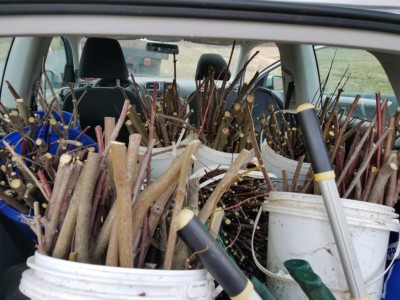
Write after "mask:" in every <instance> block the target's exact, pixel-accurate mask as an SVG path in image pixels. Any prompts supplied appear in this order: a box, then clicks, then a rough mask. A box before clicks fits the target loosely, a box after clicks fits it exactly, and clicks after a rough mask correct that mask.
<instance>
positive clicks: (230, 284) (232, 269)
mask: <svg viewBox="0 0 400 300" xmlns="http://www.w3.org/2000/svg"><path fill="white" fill-rule="evenodd" d="M178 228H179V230H178V235H179V236H180V238H181V239H182V240H183V241H184V242H185V244H186V245H187V246H188V247H189V249H190V250H191V251H192V252H193V253H196V254H197V256H198V258H199V259H200V261H201V262H202V264H203V265H204V267H205V268H206V269H207V270H208V272H210V274H211V275H212V276H213V277H214V279H215V280H216V281H217V282H218V284H220V285H221V286H222V288H223V289H224V291H225V292H226V293H227V294H228V296H229V297H231V299H243V300H244V299H256V298H252V297H251V295H252V294H254V293H255V292H254V288H253V284H252V283H251V281H250V280H249V279H248V278H247V277H246V276H245V275H244V274H243V272H242V270H240V269H239V267H238V266H237V265H235V264H234V262H233V261H232V259H231V258H230V257H229V256H228V254H227V253H226V252H225V251H224V250H223V249H222V248H221V246H220V245H219V244H218V243H217V241H216V240H215V239H214V237H213V236H212V235H211V234H210V233H209V232H208V231H207V230H206V229H205V228H204V225H203V224H202V223H201V222H200V220H199V219H198V218H197V217H196V216H195V215H194V213H193V212H192V211H191V210H189V209H183V210H182V212H181V214H180V217H179V221H178ZM259 299H260V298H259Z"/></svg>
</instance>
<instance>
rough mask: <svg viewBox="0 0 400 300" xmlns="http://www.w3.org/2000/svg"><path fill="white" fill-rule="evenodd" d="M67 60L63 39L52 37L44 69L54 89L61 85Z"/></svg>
mask: <svg viewBox="0 0 400 300" xmlns="http://www.w3.org/2000/svg"><path fill="white" fill-rule="evenodd" d="M66 62H67V56H66V49H65V45H64V40H63V39H62V38H61V37H54V38H53V39H52V41H51V44H50V47H49V51H48V52H47V57H46V63H45V70H46V74H47V76H48V77H49V80H50V82H51V84H52V86H53V88H54V89H59V88H61V87H62V86H63V80H62V78H63V73H64V68H65V64H66Z"/></svg>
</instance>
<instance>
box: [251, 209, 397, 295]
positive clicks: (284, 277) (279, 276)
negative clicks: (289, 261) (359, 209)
mask: <svg viewBox="0 0 400 300" xmlns="http://www.w3.org/2000/svg"><path fill="white" fill-rule="evenodd" d="M262 212H263V206H261V207H260V209H259V210H258V213H257V217H256V219H255V221H254V227H253V232H252V235H251V255H252V256H253V260H254V263H255V264H256V266H257V267H258V268H259V269H260V271H261V272H263V273H264V274H265V275H267V276H269V277H271V278H274V279H277V280H280V281H286V282H292V283H296V281H295V280H294V279H293V278H292V276H290V275H289V274H287V273H284V272H283V271H282V270H279V271H278V272H277V273H273V272H271V271H270V270H268V269H267V268H264V267H263V266H262V265H261V264H260V262H259V261H258V259H257V257H256V254H255V252H254V235H255V233H256V228H257V225H258V222H259V221H260V217H261V213H262ZM399 234H400V227H399ZM399 254H400V247H399V246H397V248H396V252H395V254H394V257H393V259H392V261H391V262H390V264H389V266H388V267H387V268H386V270H385V271H384V272H383V273H382V274H380V275H378V276H377V277H376V278H374V279H372V280H370V281H369V282H367V283H366V286H369V285H371V284H373V283H375V282H376V281H377V280H379V279H380V278H382V277H383V276H385V274H386V273H387V272H388V271H389V270H390V268H391V267H392V265H393V263H394V261H395V260H396V259H397V258H398V257H399ZM326 286H327V287H328V288H329V289H330V290H331V291H332V292H334V293H349V290H346V289H338V288H336V287H331V286H329V285H327V284H326Z"/></svg>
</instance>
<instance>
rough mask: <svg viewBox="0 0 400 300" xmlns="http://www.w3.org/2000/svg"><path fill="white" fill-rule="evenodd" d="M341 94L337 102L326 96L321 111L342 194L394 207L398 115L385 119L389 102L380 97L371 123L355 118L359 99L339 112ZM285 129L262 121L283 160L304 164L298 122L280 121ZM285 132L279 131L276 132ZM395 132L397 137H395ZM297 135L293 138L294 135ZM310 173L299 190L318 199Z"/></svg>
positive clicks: (398, 183)
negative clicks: (315, 195)
mask: <svg viewBox="0 0 400 300" xmlns="http://www.w3.org/2000/svg"><path fill="white" fill-rule="evenodd" d="M341 91H342V90H341V89H339V91H338V95H337V96H336V97H335V98H330V97H327V98H326V99H325V101H324V103H323V105H322V106H321V109H320V110H319V111H318V117H319V120H320V125H321V130H322V135H323V138H324V140H325V142H326V146H327V150H328V153H329V156H330V159H331V163H332V165H333V167H334V170H335V173H336V178H337V186H338V189H339V194H340V196H341V197H343V198H351V199H356V200H362V201H369V202H373V203H379V204H385V205H388V206H394V204H395V203H396V202H397V200H398V195H399V193H400V180H399V175H398V171H397V170H398V166H399V158H398V150H395V149H394V141H395V140H396V139H397V138H398V133H399V129H398V127H399V125H398V124H399V121H400V112H396V113H395V115H394V116H390V117H387V111H388V100H387V99H386V100H384V101H382V100H381V97H380V93H379V92H377V93H376V114H375V117H374V118H373V120H372V121H371V122H367V121H366V120H365V119H362V120H361V119H359V118H357V117H354V111H355V110H356V108H357V103H358V101H359V99H360V96H359V95H358V96H356V97H355V99H354V101H353V102H352V104H351V106H350V107H349V110H348V111H346V109H345V108H341V109H337V104H338V103H339V98H340V94H341ZM281 119H282V123H281V124H282V125H281V126H277V125H275V124H278V122H277V120H276V118H274V117H271V118H270V119H269V120H266V119H265V118H263V117H262V116H261V117H260V120H264V121H265V122H262V123H263V124H264V127H263V128H264V132H265V137H266V141H267V143H268V145H270V147H271V148H272V149H274V150H275V151H276V152H278V153H280V154H281V155H283V156H285V157H288V158H292V159H297V160H299V164H301V163H302V162H303V161H304V157H305V156H306V155H307V153H306V149H305V147H304V144H303V139H302V136H301V130H300V128H299V127H298V126H293V124H296V123H295V121H296V120H295V115H292V116H290V118H285V116H282V118H281ZM279 127H281V130H278V128H279ZM396 132H397V133H396ZM294 133H295V134H294ZM312 175H313V174H312V170H310V171H309V172H308V175H307V178H308V180H307V182H306V183H305V184H304V185H303V186H298V187H297V189H296V190H297V191H299V192H303V193H304V192H307V193H315V194H318V193H319V190H318V188H317V186H316V185H314V184H313V176H312Z"/></svg>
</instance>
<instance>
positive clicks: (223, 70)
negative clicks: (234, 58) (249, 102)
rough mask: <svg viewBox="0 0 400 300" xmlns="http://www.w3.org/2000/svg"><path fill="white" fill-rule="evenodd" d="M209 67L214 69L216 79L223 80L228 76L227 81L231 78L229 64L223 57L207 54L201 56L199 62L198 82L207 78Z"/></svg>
mask: <svg viewBox="0 0 400 300" xmlns="http://www.w3.org/2000/svg"><path fill="white" fill-rule="evenodd" d="M209 66H212V67H213V69H214V79H216V80H222V79H224V77H225V75H227V79H229V78H230V77H231V72H230V71H229V69H228V64H227V63H226V61H225V59H224V58H223V57H222V56H221V55H219V54H214V53H206V54H202V55H201V56H200V59H199V62H198V63H197V69H196V80H202V79H204V78H205V77H207V75H208V67H209Z"/></svg>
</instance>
